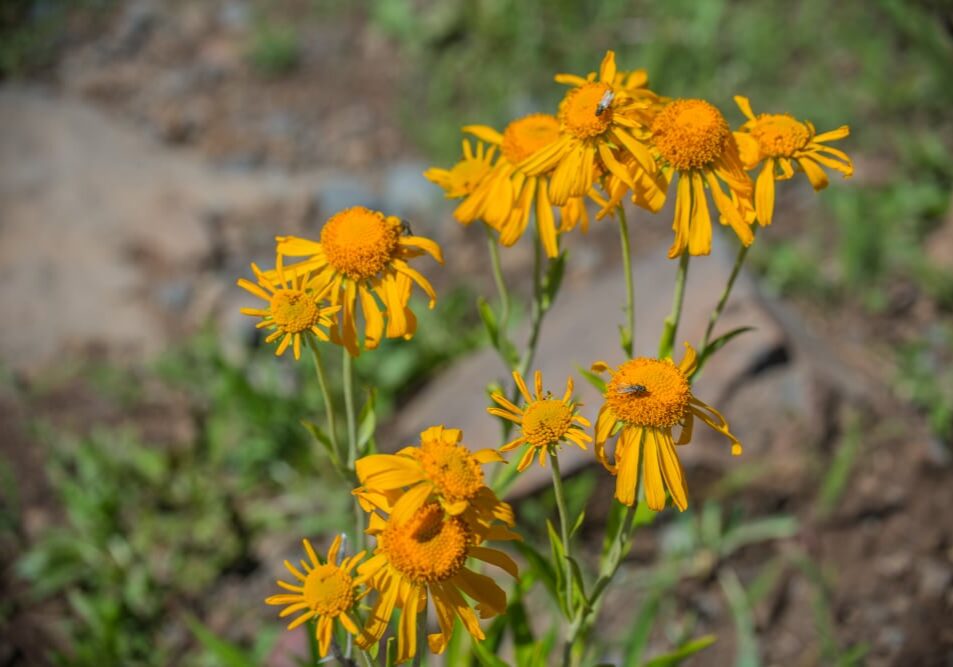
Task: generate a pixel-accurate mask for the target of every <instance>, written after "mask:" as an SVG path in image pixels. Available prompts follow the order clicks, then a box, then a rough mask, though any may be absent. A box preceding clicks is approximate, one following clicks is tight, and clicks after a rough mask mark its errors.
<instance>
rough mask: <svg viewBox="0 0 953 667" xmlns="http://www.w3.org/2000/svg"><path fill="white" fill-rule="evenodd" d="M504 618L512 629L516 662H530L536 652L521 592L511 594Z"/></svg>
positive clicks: (525, 663) (521, 663) (522, 663)
mask: <svg viewBox="0 0 953 667" xmlns="http://www.w3.org/2000/svg"><path fill="white" fill-rule="evenodd" d="M506 619H507V622H508V623H509V626H510V628H511V629H512V630H513V644H514V648H515V653H516V664H517V665H529V664H532V662H533V660H534V655H535V652H536V640H535V639H534V638H533V629H532V628H531V627H530V625H529V614H527V613H526V606H525V605H524V604H523V596H522V594H519V593H518V594H517V595H514V596H513V600H512V601H511V602H510V604H509V605H508V608H507V612H506Z"/></svg>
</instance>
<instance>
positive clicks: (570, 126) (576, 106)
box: [559, 82, 612, 139]
mask: <svg viewBox="0 0 953 667" xmlns="http://www.w3.org/2000/svg"><path fill="white" fill-rule="evenodd" d="M609 90H611V87H610V86H609V84H607V83H596V82H590V83H585V84H583V85H581V86H579V87H578V88H573V89H572V90H570V91H569V92H568V93H566V97H564V98H563V101H562V102H561V103H560V105H559V121H560V122H561V123H562V125H563V127H564V128H565V129H566V131H567V132H569V133H570V134H571V135H573V136H574V137H576V138H578V139H587V138H589V137H595V136H597V135H600V134H602V133H603V132H605V131H606V130H607V129H609V125H610V124H611V123H612V108H611V107H607V108H606V109H604V110H603V111H602V113H600V114H596V111H597V110H598V109H599V103H600V102H602V101H603V99H604V97H605V94H606V92H607V91H609Z"/></svg>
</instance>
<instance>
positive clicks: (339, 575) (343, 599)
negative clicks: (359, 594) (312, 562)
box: [301, 563, 354, 616]
mask: <svg viewBox="0 0 953 667" xmlns="http://www.w3.org/2000/svg"><path fill="white" fill-rule="evenodd" d="M301 595H302V597H303V598H304V602H306V603H307V604H308V606H309V607H311V609H312V610H313V611H315V612H317V613H318V614H320V615H322V616H336V615H337V614H340V613H342V612H345V611H347V610H348V609H350V608H351V607H352V606H353V605H354V581H353V580H352V579H351V577H350V575H349V574H348V573H347V572H345V571H344V570H342V569H341V568H339V567H337V566H335V565H331V564H330V563H328V564H325V565H319V566H317V567H316V568H314V569H313V570H311V572H309V573H308V576H307V578H305V580H304V591H303V592H302V594H301Z"/></svg>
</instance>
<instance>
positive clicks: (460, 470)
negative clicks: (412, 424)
mask: <svg viewBox="0 0 953 667" xmlns="http://www.w3.org/2000/svg"><path fill="white" fill-rule="evenodd" d="M415 453H416V456H417V460H418V461H419V462H420V465H421V466H422V467H423V469H424V471H425V472H426V473H427V477H428V479H430V481H431V482H432V483H433V485H434V486H435V487H436V488H437V490H438V491H439V492H440V494H441V495H442V496H443V497H444V498H446V499H448V500H451V501H454V500H468V499H470V498H472V497H473V496H475V495H476V494H477V492H479V490H480V489H481V488H483V469H482V468H481V467H480V463H479V462H478V461H477V460H476V459H475V458H473V455H472V454H471V453H470V450H469V449H467V448H466V447H464V446H463V445H456V444H447V443H445V442H441V441H426V440H425V441H424V442H422V443H421V445H420V449H418V450H416V452H415Z"/></svg>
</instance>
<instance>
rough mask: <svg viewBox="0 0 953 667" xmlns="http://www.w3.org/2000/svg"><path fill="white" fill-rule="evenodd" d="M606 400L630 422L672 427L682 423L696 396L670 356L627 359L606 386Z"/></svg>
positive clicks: (637, 424)
mask: <svg viewBox="0 0 953 667" xmlns="http://www.w3.org/2000/svg"><path fill="white" fill-rule="evenodd" d="M605 397H606V403H607V404H608V405H609V407H610V408H612V411H613V412H614V413H615V414H616V415H617V416H618V417H619V419H621V420H622V421H624V422H626V423H627V424H633V425H636V426H650V427H655V428H670V427H672V426H675V425H676V424H678V423H680V422H681V421H682V419H683V418H684V417H685V411H686V410H688V401H689V400H690V399H691V397H692V390H691V386H690V385H689V384H688V378H686V377H685V375H684V374H683V373H682V372H681V371H680V370H679V369H678V367H677V366H676V365H675V364H673V363H672V362H671V361H670V360H668V359H662V360H660V359H648V358H645V357H639V358H638V359H632V360H630V361H627V362H625V363H624V364H622V366H621V367H619V370H618V371H617V372H616V373H615V375H613V376H612V380H611V381H610V382H609V384H608V385H607V386H606V394H605Z"/></svg>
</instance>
